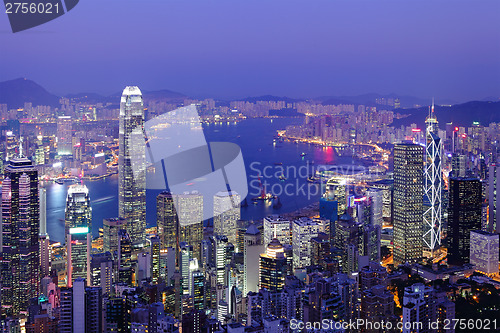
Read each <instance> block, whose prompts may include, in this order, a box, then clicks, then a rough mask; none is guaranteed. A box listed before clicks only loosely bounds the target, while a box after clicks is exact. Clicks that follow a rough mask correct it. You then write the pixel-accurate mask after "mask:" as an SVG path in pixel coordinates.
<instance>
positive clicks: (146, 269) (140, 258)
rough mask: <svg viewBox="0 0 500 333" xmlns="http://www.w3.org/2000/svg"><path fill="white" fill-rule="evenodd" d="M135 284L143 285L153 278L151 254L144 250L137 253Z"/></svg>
mask: <svg viewBox="0 0 500 333" xmlns="http://www.w3.org/2000/svg"><path fill="white" fill-rule="evenodd" d="M135 266H136V269H135V285H141V284H142V283H143V282H147V280H149V279H150V278H151V254H150V253H149V252H147V251H143V252H141V253H139V254H137V263H136V265H135Z"/></svg>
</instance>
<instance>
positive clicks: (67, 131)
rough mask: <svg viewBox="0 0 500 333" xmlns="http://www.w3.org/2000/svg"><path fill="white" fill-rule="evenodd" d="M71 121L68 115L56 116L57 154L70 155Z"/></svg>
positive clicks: (71, 147) (71, 149) (71, 151)
mask: <svg viewBox="0 0 500 333" xmlns="http://www.w3.org/2000/svg"><path fill="white" fill-rule="evenodd" d="M72 125H73V123H72V121H71V117H70V116H60V117H58V118H57V154H58V155H71V154H72V153H73V145H72V133H71V130H72Z"/></svg>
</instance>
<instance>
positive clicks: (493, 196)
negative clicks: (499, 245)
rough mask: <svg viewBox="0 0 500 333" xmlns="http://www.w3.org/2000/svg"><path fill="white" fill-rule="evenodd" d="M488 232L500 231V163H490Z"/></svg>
mask: <svg viewBox="0 0 500 333" xmlns="http://www.w3.org/2000/svg"><path fill="white" fill-rule="evenodd" d="M488 190H489V196H488V206H489V220H488V228H487V229H488V230H487V231H488V232H498V233H500V165H498V164H492V165H490V168H489V172H488Z"/></svg>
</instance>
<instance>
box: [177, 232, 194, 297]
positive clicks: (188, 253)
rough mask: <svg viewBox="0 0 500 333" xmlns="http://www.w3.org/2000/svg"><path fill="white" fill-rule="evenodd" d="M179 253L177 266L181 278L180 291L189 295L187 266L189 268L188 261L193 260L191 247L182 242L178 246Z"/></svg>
mask: <svg viewBox="0 0 500 333" xmlns="http://www.w3.org/2000/svg"><path fill="white" fill-rule="evenodd" d="M179 247H180V251H179V258H178V260H177V261H178V263H179V264H178V265H179V271H180V273H181V276H182V291H183V293H184V294H185V295H188V294H189V266H190V261H191V259H193V246H192V245H190V244H188V243H185V242H182V243H180V244H179Z"/></svg>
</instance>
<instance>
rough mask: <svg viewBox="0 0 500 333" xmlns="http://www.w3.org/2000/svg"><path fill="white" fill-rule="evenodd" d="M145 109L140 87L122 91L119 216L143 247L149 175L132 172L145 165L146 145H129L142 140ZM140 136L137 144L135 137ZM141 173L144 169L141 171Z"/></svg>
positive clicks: (130, 87) (132, 238)
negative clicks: (141, 162) (133, 164)
mask: <svg viewBox="0 0 500 333" xmlns="http://www.w3.org/2000/svg"><path fill="white" fill-rule="evenodd" d="M143 125H144V105H143V100H142V93H141V91H140V90H139V88H138V87H134V86H128V87H125V89H124V90H123V94H122V97H121V102H120V128H119V147H120V149H119V156H118V214H119V215H120V217H123V218H125V219H127V231H128V234H129V235H130V238H131V240H132V242H133V243H134V244H144V241H145V234H144V230H145V229H146V173H145V168H143V169H142V170H143V172H135V173H134V171H133V169H132V157H133V158H134V160H135V163H137V162H139V163H140V161H144V164H145V163H146V145H145V144H143V145H137V146H131V145H130V142H131V141H134V142H141V141H144V139H143V136H144V134H143ZM134 136H139V137H140V138H138V140H133V139H132V137H134ZM139 169H141V168H139Z"/></svg>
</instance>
